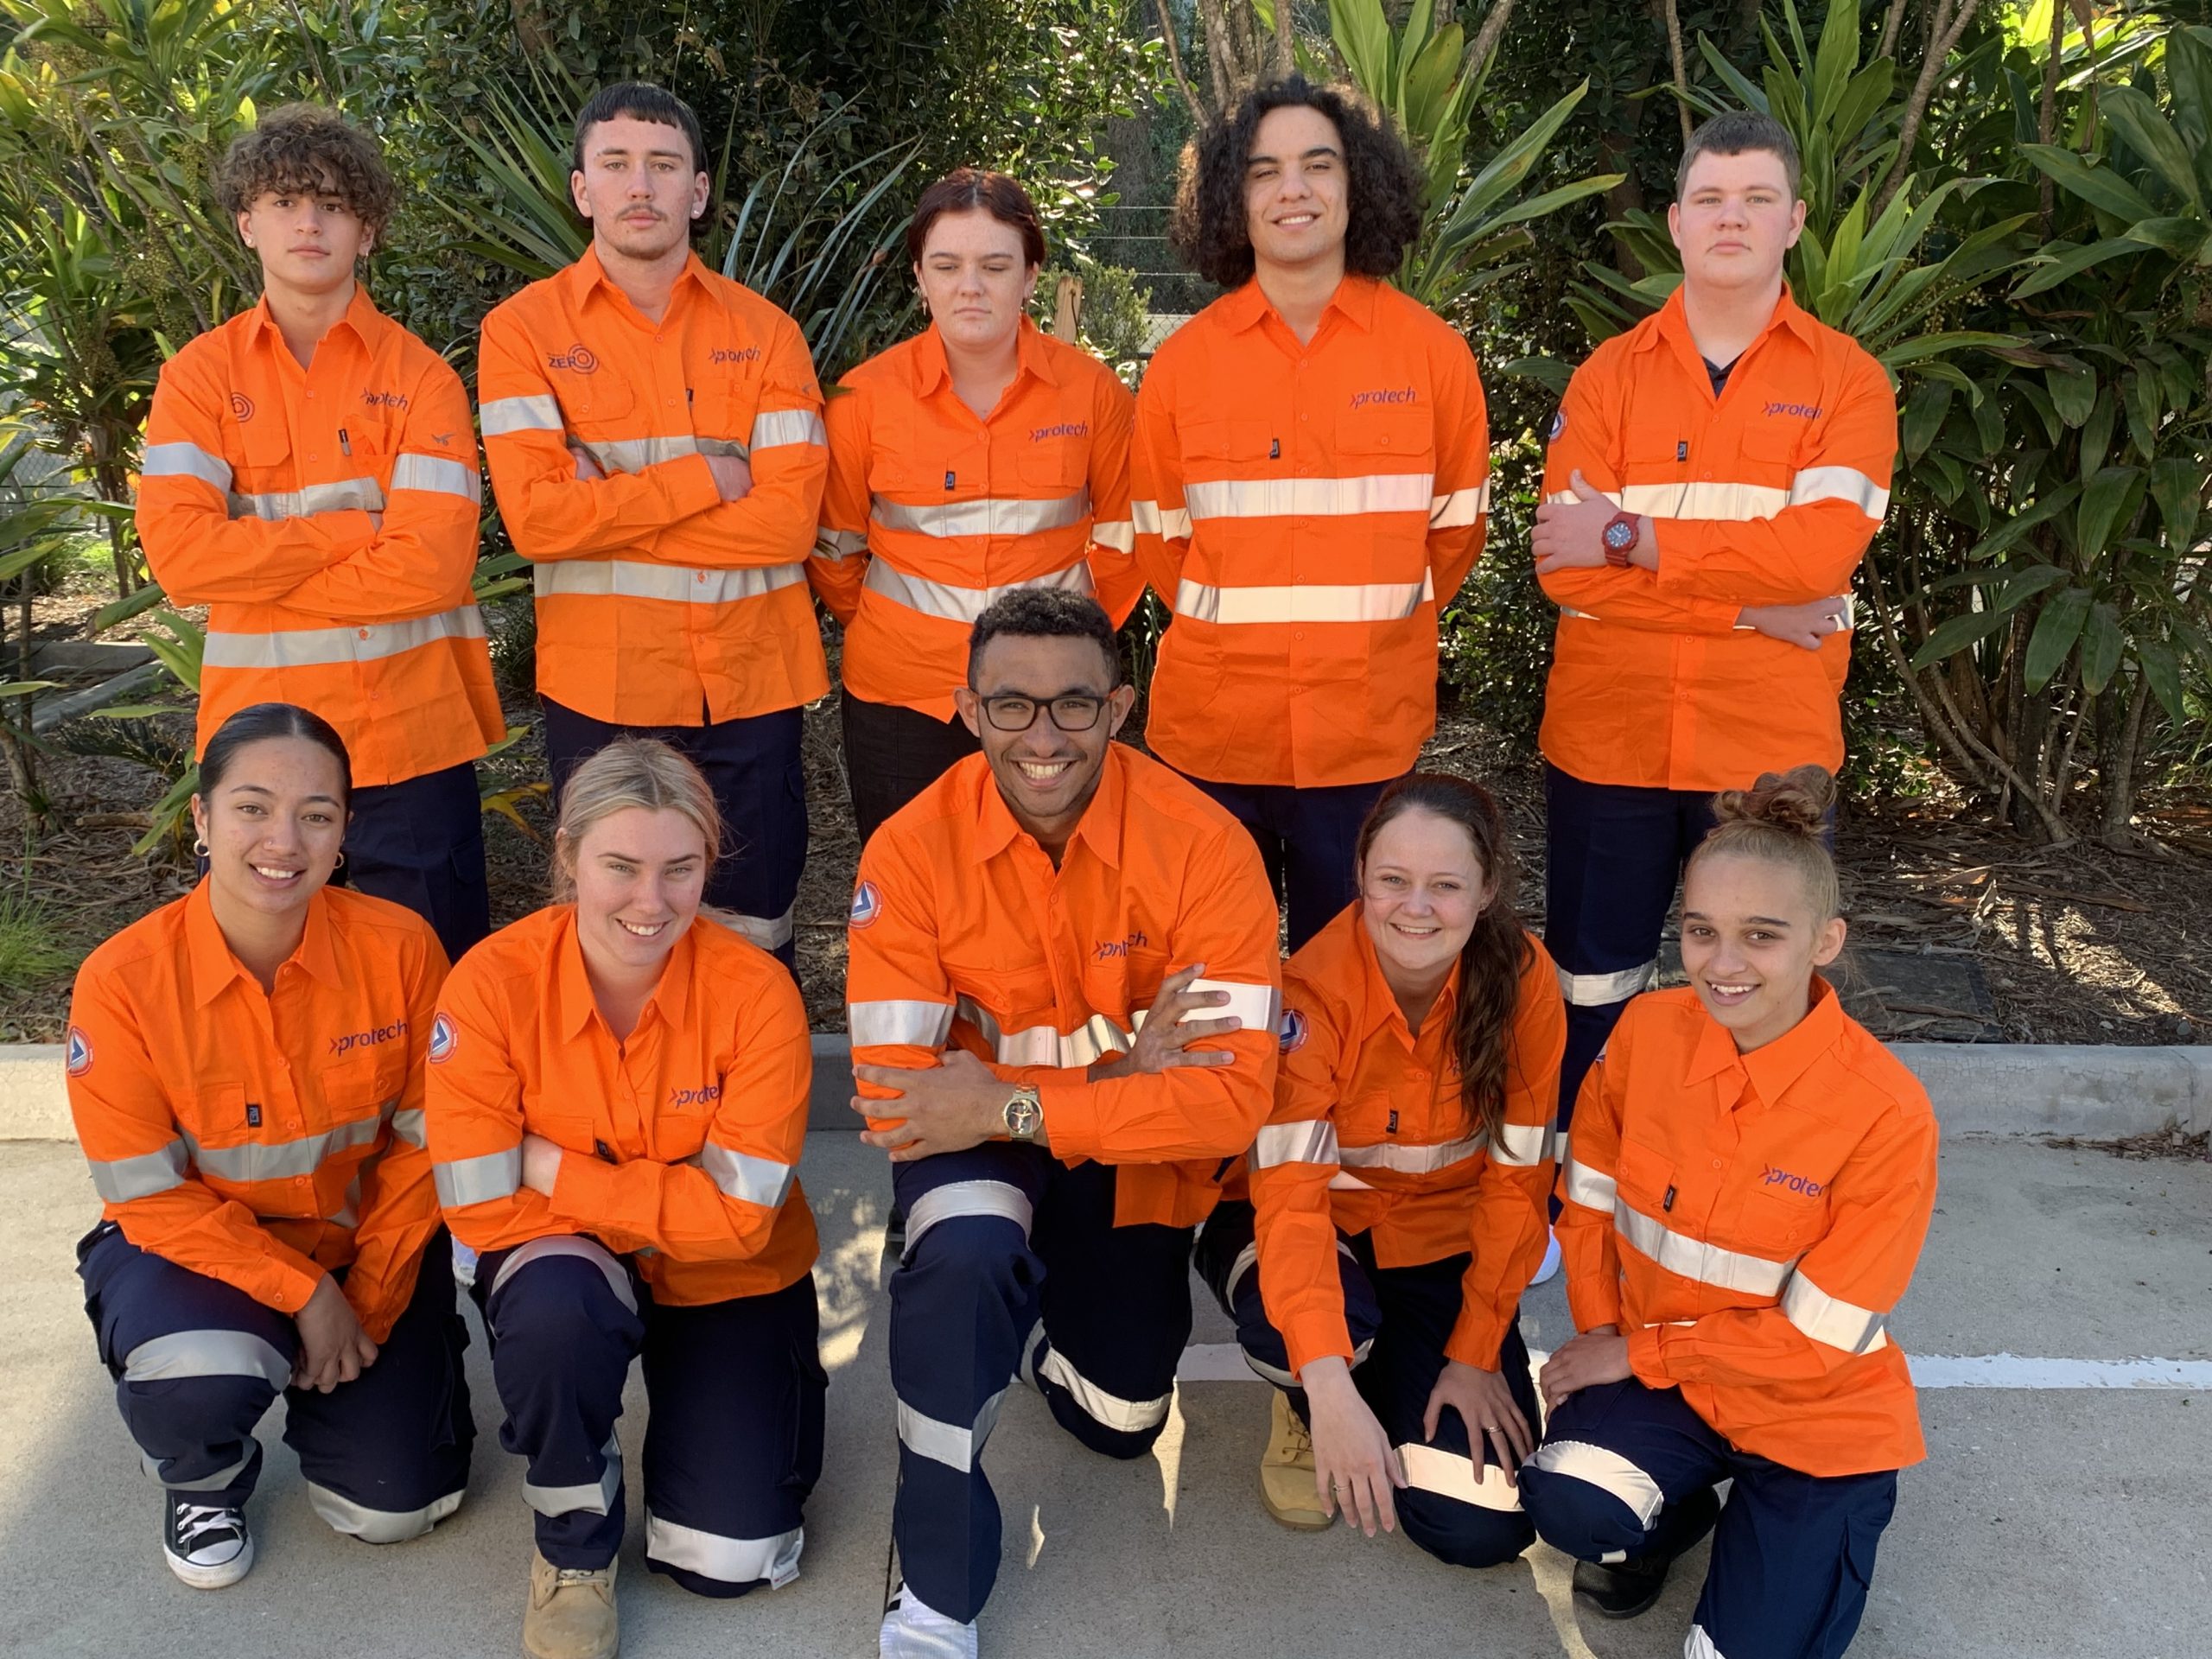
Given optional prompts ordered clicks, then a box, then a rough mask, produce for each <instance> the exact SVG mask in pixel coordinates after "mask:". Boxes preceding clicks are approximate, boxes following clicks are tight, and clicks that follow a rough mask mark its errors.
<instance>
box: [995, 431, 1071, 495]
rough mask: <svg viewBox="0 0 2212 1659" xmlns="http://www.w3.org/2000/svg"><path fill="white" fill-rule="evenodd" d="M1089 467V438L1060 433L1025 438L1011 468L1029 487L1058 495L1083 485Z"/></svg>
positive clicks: (1068, 493)
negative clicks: (1015, 463) (1016, 464)
mask: <svg viewBox="0 0 2212 1659" xmlns="http://www.w3.org/2000/svg"><path fill="white" fill-rule="evenodd" d="M1014 471H1015V474H1017V475H1018V476H1019V477H1020V480H1021V481H1022V483H1023V485H1024V486H1027V488H1028V489H1030V490H1031V491H1033V492H1034V493H1037V494H1039V495H1050V496H1052V497H1055V498H1058V497H1061V496H1068V495H1073V494H1074V493H1076V492H1077V491H1078V490H1080V489H1082V488H1083V487H1084V480H1086V479H1087V478H1088V477H1089V474H1090V442H1089V440H1087V439H1085V438H1080V437H1067V436H1061V437H1052V438H1038V439H1034V440H1025V441H1024V443H1023V446H1022V452H1021V459H1020V464H1019V465H1018V466H1017V467H1015V468H1014Z"/></svg>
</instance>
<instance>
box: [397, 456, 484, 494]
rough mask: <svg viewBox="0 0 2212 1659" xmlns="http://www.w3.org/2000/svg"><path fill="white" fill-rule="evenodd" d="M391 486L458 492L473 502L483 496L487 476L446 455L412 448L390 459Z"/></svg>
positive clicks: (399, 488) (432, 491)
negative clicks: (428, 453)
mask: <svg viewBox="0 0 2212 1659" xmlns="http://www.w3.org/2000/svg"><path fill="white" fill-rule="evenodd" d="M391 487H392V488H393V489H395V490H428V491H429V492H430V493H432V494H434V495H457V496H459V497H461V499H462V500H464V501H467V502H470V503H472V504H474V503H477V502H480V501H482V500H483V499H484V480H483V479H482V477H481V476H480V474H478V473H477V470H476V469H475V468H474V467H466V466H463V465H462V464H461V462H460V461H454V460H452V459H450V458H449V457H448V456H445V455H419V454H414V453H413V452H411V451H403V452H402V453H401V454H400V457H399V459H398V460H397V461H393V462H392V463H391Z"/></svg>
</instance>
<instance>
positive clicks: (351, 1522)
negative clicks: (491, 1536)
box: [308, 1481, 464, 1544]
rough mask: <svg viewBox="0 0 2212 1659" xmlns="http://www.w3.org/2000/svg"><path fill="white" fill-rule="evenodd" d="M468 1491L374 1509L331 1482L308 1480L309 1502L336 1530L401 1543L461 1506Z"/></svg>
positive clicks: (375, 1540)
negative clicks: (410, 1506) (415, 1505)
mask: <svg viewBox="0 0 2212 1659" xmlns="http://www.w3.org/2000/svg"><path fill="white" fill-rule="evenodd" d="M463 1496H464V1493H461V1492H448V1493H447V1494H446V1495H445V1496H444V1497H440V1498H434V1499H432V1500H431V1501H430V1502H429V1503H425V1504H423V1506H422V1508H420V1509H416V1510H372V1509H371V1508H370V1507H369V1506H368V1505H367V1504H365V1503H355V1502H354V1501H353V1499H352V1498H350V1497H345V1496H344V1495H343V1494H341V1493H338V1492H334V1491H331V1490H330V1488H329V1487H327V1486H318V1485H316V1484H315V1482H313V1481H309V1482H308V1504H309V1505H310V1506H311V1507H313V1509H314V1510H315V1513H316V1514H317V1515H319V1516H321V1517H322V1518H323V1520H324V1521H325V1522H327V1523H328V1525H329V1527H330V1529H331V1530H332V1531H333V1532H342V1533H344V1534H345V1535H346V1536H347V1537H348V1538H359V1539H362V1540H364V1541H366V1542H368V1543H372V1544H400V1543H404V1542H406V1541H407V1540H409V1539H410V1538H420V1537H421V1536H422V1535H423V1534H424V1533H426V1532H428V1531H429V1530H430V1529H431V1528H433V1527H435V1526H436V1525H437V1524H438V1522H441V1521H442V1520H444V1519H445V1518H446V1517H447V1516H449V1515H451V1514H452V1513H453V1512H454V1510H457V1509H459V1508H460V1507H461V1498H462V1497H463Z"/></svg>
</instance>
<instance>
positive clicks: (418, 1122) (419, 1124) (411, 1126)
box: [391, 1106, 430, 1147]
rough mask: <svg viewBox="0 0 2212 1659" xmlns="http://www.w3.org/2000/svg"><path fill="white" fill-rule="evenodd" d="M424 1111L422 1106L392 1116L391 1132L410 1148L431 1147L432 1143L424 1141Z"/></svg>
mask: <svg viewBox="0 0 2212 1659" xmlns="http://www.w3.org/2000/svg"><path fill="white" fill-rule="evenodd" d="M391 1132H392V1133H393V1134H394V1135H397V1136H398V1137H399V1138H400V1139H401V1140H402V1141H405V1142H406V1143H407V1144H408V1145H409V1146H410V1147H427V1146H429V1144H430V1143H429V1141H426V1140H425V1139H423V1109H422V1108H421V1107H420V1106H410V1107H409V1108H408V1109H406V1110H405V1111H404V1112H394V1113H393V1114H392V1115H391Z"/></svg>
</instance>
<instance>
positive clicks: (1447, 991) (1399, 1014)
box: [1344, 899, 1459, 1048]
mask: <svg viewBox="0 0 2212 1659" xmlns="http://www.w3.org/2000/svg"><path fill="white" fill-rule="evenodd" d="M1344 915H1345V917H1346V918H1347V920H1348V924H1349V925H1350V926H1351V931H1352V937H1353V938H1354V940H1355V941H1356V943H1355V945H1354V947H1353V948H1354V949H1356V950H1357V951H1358V952H1359V963H1360V982H1361V984H1362V985H1363V986H1364V987H1365V988H1366V992H1367V1006H1366V1007H1365V1009H1364V1011H1363V1016H1362V1018H1363V1034H1364V1035H1368V1036H1372V1035H1373V1034H1374V1033H1376V1032H1378V1031H1381V1030H1382V1029H1383V1027H1386V1026H1391V1025H1395V1027H1397V1029H1398V1032H1399V1034H1400V1035H1402V1037H1404V1039H1406V1046H1408V1048H1411V1047H1414V1046H1416V1045H1417V1044H1419V1043H1420V1042H1421V1037H1416V1036H1414V1030H1413V1027H1411V1026H1409V1025H1408V1024H1407V1023H1406V1011H1405V1009H1404V1008H1402V1007H1400V1006H1399V1004H1398V995H1397V993H1396V992H1395V991H1393V990H1392V989H1391V988H1390V982H1389V978H1388V976H1385V975H1384V973H1383V958H1382V957H1381V956H1380V955H1378V954H1377V953H1376V949H1375V936H1374V935H1373V934H1371V933H1370V932H1369V931H1367V918H1365V917H1364V916H1363V915H1362V914H1361V913H1360V901H1359V900H1358V899H1353V900H1352V902H1351V909H1349V910H1348V911H1346V912H1344ZM1458 1002H1459V963H1458V961H1457V960H1454V961H1453V963H1452V971H1451V972H1450V973H1449V974H1447V975H1446V976H1445V979H1444V985H1443V988H1442V989H1440V990H1439V991H1438V992H1437V994H1436V1001H1434V1002H1433V1003H1432V1004H1430V1005H1429V1010H1428V1017H1427V1019H1425V1020H1422V1021H1421V1036H1422V1037H1427V1036H1429V1035H1432V1034H1433V1033H1435V1032H1436V1031H1437V1030H1438V1029H1439V1028H1440V1027H1442V1028H1444V1029H1449V1028H1450V1027H1451V1023H1452V1010H1453V1008H1454V1007H1456V1006H1457V1004H1458Z"/></svg>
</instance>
